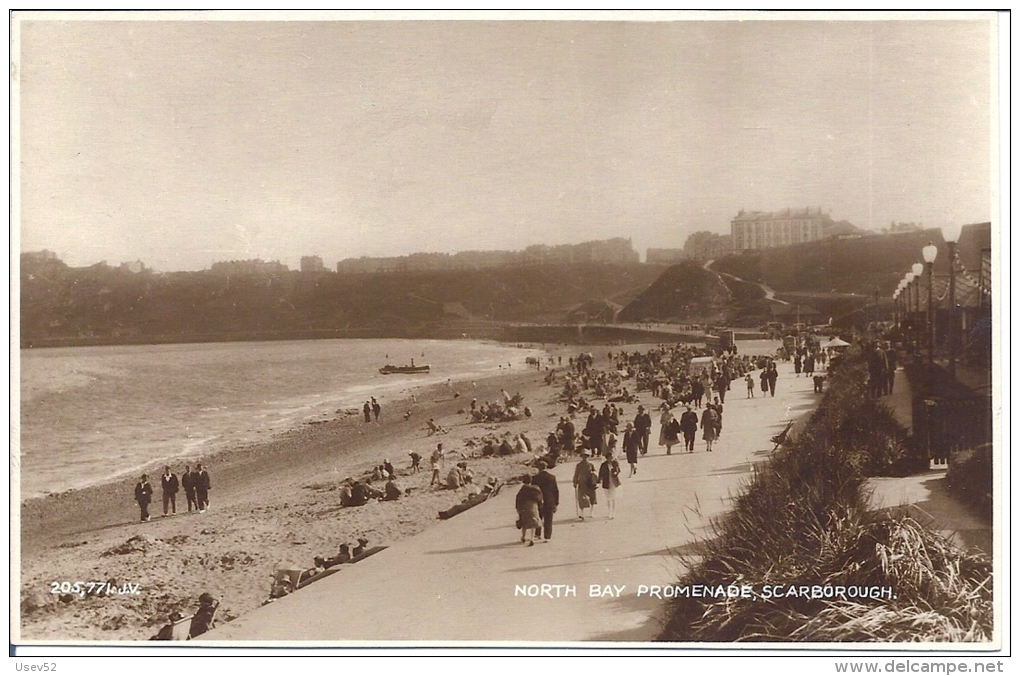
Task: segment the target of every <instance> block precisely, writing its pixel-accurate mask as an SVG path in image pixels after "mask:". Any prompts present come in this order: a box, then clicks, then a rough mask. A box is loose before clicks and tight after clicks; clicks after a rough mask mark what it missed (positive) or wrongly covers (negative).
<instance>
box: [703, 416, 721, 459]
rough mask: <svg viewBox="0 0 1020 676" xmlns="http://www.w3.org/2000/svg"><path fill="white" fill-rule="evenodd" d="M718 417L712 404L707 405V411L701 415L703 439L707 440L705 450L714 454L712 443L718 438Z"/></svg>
mask: <svg viewBox="0 0 1020 676" xmlns="http://www.w3.org/2000/svg"><path fill="white" fill-rule="evenodd" d="M718 415H719V414H718V413H716V410H715V408H714V407H713V406H712V405H711V404H706V405H705V410H704V411H703V412H702V414H701V438H702V439H704V440H705V450H706V451H707V452H709V453H711V452H712V442H713V441H715V439H716V436H717V434H716V425H717V424H718V420H717V417H718Z"/></svg>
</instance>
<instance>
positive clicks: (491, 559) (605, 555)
mask: <svg viewBox="0 0 1020 676" xmlns="http://www.w3.org/2000/svg"><path fill="white" fill-rule="evenodd" d="M774 346H775V343H771V344H770V345H769V347H774ZM749 349H750V348H749ZM761 349H762V350H765V349H767V348H766V347H765V346H762V347H761ZM744 351H745V349H744V347H743V346H742V347H741V352H742V353H743V352H744ZM749 353H750V352H749ZM779 369H780V375H779V383H778V387H777V392H776V396H775V397H774V398H773V397H762V396H761V393H760V391H758V392H756V395H757V396H756V397H755V398H754V399H749V398H746V393H745V391H744V390H745V388H744V387H743V383H742V382H741V381H739V380H738V381H734V384H733V388H732V390H731V391H730V392H729V396H728V397H727V399H726V402H725V415H724V424H723V432H722V436H721V437H720V439H719V441H717V442H716V445H715V451H714V452H712V453H706V452H705V443H704V442H703V441H701V440H700V435H699V440H698V442H697V445H696V452H694V453H692V454H687V453H679V452H674V453H673V455H671V456H667V455H666V454H665V449H664V448H661V447H658V446H657V445H656V439H655V437H657V434H658V430H657V429H656V430H653V439H652V442H651V448H650V452H649V454H648V455H646V456H641V457H640V459H639V462H638V473H637V474H636V475H635V476H633V477H630V478H628V477H627V474H628V471H627V466H626V464H625V463H624V466H623V474H622V477H621V478H622V479H623V485H622V486H621V487H620V488H619V489H618V490H617V512H616V518H615V519H613V520H610V519H608V518H607V512H606V505H605V495H604V491H602V490H599V492H598V493H599V494H598V505H597V506H596V508H595V514H594V518H591V519H588V520H586V521H583V522H581V521H579V520H578V519H577V516H576V513H575V508H574V503H573V489H572V487H571V483H572V482H571V479H572V476H573V471H574V464H575V461H573V460H571V461H568V462H567V463H566V464H564V465H560V466H558V467H556V468H555V470H554V474H555V475H556V477H557V479H558V481H559V489H560V495H561V499H560V507H559V511H558V512H557V515H556V520H555V525H554V529H553V538H552V540H551V541H550V542H543V543H540V544H536V545H535V546H533V547H527V546H524V545H522V544H521V543H520V533H519V531H517V530H516V529H515V528H514V520H515V518H516V513H515V511H514V497H515V494H516V492H517V489H518V487H517V486H512V485H511V486H506V487H505V488H504V489H503V490H502V492H501V493H500V494H499V495H498V496H496V497H495V498H492V499H490V500H488V501H487V502H485V503H483V504H481V505H479V506H477V507H475V508H473V509H471V510H469V511H467V512H465V513H463V514H460V515H458V516H456V517H454V518H452V519H450V520H449V521H442V522H437V524H436V525H435V526H434V527H432V528H430V529H428V530H426V531H425V532H423V533H421V534H420V535H418V536H416V537H413V538H410V539H407V540H402V541H400V542H398V543H396V544H395V545H393V546H392V547H390V548H388V549H386V550H384V551H382V552H381V553H379V554H376V555H375V556H373V557H371V558H369V559H367V560H366V561H363V562H361V563H358V564H355V565H351V566H341V570H339V571H338V572H337V573H336V574H335V575H332V576H330V577H328V578H326V579H324V580H322V581H320V582H316V583H315V584H314V585H311V586H310V587H307V588H305V589H302V590H300V591H298V592H295V593H294V594H291V595H290V596H287V597H285V598H282V599H279V600H278V601H275V602H274V603H272V604H270V605H268V606H265V607H263V608H260V609H258V610H256V611H254V612H252V613H250V614H248V615H246V616H243V617H240V618H238V619H236V620H234V621H232V622H230V623H228V624H225V625H222V626H220V627H218V628H217V629H215V630H213V631H211V632H209V633H208V634H206V635H205V636H203V637H202V638H203V639H208V640H210V641H220V642H226V643H229V644H237V643H243V642H246V641H273V640H281V641H288V642H289V643H292V642H294V641H322V642H329V644H333V643H334V642H348V643H347V645H352V646H356V645H366V644H371V645H379V644H380V643H382V642H391V641H396V642H404V643H405V644H407V645H421V644H423V643H426V642H435V644H436V645H449V644H450V643H453V642H456V643H464V642H472V641H477V642H484V643H485V644H492V643H500V644H505V643H507V642H509V643H524V642H542V643H554V644H557V645H562V644H564V643H567V642H591V641H639V642H646V641H652V640H654V639H655V637H656V636H658V634H659V633H660V631H661V626H662V621H663V618H664V615H665V611H666V609H667V602H666V601H665V600H663V599H662V598H661V596H662V593H661V592H659V596H660V598H656V596H655V595H654V594H653V593H652V591H651V588H653V587H656V586H658V587H660V588H662V587H665V586H669V585H672V584H675V583H676V582H677V581H678V580H679V578H680V575H681V574H682V573H683V571H684V569H685V565H686V564H685V562H684V560H682V559H681V558H678V557H681V556H690V555H694V554H696V552H697V543H698V542H699V541H703V540H705V539H708V538H711V537H712V530H711V525H710V520H711V519H713V518H715V517H718V516H720V515H722V514H724V513H725V512H726V511H728V510H729V509H730V506H731V504H732V500H733V499H734V497H735V496H737V495H738V494H739V493H740V491H741V489H742V486H743V485H744V483H745V482H746V481H747V480H748V478H749V477H750V472H751V468H752V466H753V465H754V464H755V463H757V462H760V461H763V460H765V459H766V458H767V457H768V455H769V452H770V451H771V449H772V446H773V445H772V443H771V442H770V441H769V438H770V437H771V436H772V435H774V434H776V433H777V432H779V431H780V430H782V429H783V427H784V426H785V424H786V422H787V421H789V420H791V419H795V418H799V417H801V416H803V415H804V414H806V413H807V412H808V411H810V410H812V409H813V408H814V407H815V406H816V404H817V398H818V397H819V395H816V394H814V393H813V391H812V390H813V388H812V383H811V381H810V379H808V378H796V377H794V374H793V371H792V368H791V367H790V365H788V364H782V363H781V364H780V365H779ZM641 399H642V402H643V403H644V405H645V406H646V407H649V406H651V407H653V408H654V406H655V404H656V403H658V400H655V399H653V398H652V397H651V396H650V395H649V394H648V393H647V392H643V393H641ZM633 411H634V406H633V405H627V412H628V414H629V415H628V417H629V416H630V415H633ZM554 422H555V421H550V425H552V424H553V423H554ZM579 422H581V423H583V419H582V420H580V421H579ZM655 423H656V425H655V426H656V427H657V426H658V421H657V420H656V421H655ZM687 561H690V559H689V558H688V559H687ZM543 585H544V586H543Z"/></svg>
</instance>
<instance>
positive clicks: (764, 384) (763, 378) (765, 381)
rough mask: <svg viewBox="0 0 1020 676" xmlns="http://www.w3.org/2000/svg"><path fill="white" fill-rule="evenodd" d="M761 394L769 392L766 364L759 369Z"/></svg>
mask: <svg viewBox="0 0 1020 676" xmlns="http://www.w3.org/2000/svg"><path fill="white" fill-rule="evenodd" d="M759 377H760V379H761V396H763V397H764V396H765V395H766V394H768V393H769V367H768V364H766V365H765V366H763V367H762V369H761V376H759Z"/></svg>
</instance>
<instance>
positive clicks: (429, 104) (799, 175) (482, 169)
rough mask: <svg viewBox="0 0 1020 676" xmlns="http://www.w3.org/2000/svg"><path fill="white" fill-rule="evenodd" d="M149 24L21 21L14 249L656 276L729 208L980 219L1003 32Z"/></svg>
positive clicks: (177, 266) (175, 260) (821, 25)
mask: <svg viewBox="0 0 1020 676" xmlns="http://www.w3.org/2000/svg"><path fill="white" fill-rule="evenodd" d="M140 14H142V13H131V14H114V15H100V14H89V13H80V14H73V15H66V14H46V13H33V12H19V13H15V15H14V18H15V20H14V22H13V25H12V30H13V35H14V38H15V40H14V42H13V45H14V51H13V52H12V57H13V58H14V59H15V61H16V71H15V72H16V78H15V99H14V105H15V108H14V109H13V110H14V113H15V115H16V116H17V117H16V119H15V122H16V123H17V124H18V127H17V129H20V139H16V143H15V148H14V151H15V153H16V156H15V159H16V161H17V164H15V165H14V166H16V167H20V175H19V176H17V177H16V179H15V181H16V182H15V185H16V188H17V192H16V195H15V209H16V211H15V214H16V216H17V218H18V225H19V226H20V227H19V228H18V232H17V236H18V238H19V239H18V248H19V249H20V250H21V251H37V250H42V249H48V250H51V251H54V252H56V253H57V255H58V256H59V257H60V258H61V259H62V260H64V261H65V262H66V263H68V264H69V265H72V266H83V265H89V264H92V263H96V262H98V261H100V260H106V261H108V262H109V263H110V264H113V265H117V264H119V263H121V262H125V261H135V260H141V261H143V262H144V263H145V264H146V265H147V266H150V267H152V268H154V269H156V270H160V271H171V270H198V269H206V268H209V267H210V266H211V264H212V263H213V262H216V261H228V260H246V259H256V258H260V259H263V260H266V261H275V260H278V261H280V262H281V263H283V264H285V265H287V266H288V267H290V268H291V269H298V268H299V266H300V260H301V258H302V257H303V256H319V257H321V258H322V260H323V261H324V262H325V266H326V267H327V268H334V269H335V263H336V262H337V261H340V260H343V259H346V258H358V257H360V256H373V257H379V256H401V255H407V254H411V253H415V252H439V253H443V252H445V253H455V252H459V251H477V250H508V251H516V250H522V249H525V248H526V247H528V246H531V245H536V244H545V245H550V246H555V245H560V244H577V243H580V242H585V241H592V240H607V239H612V238H617V237H623V238H630V239H631V240H632V241H633V245H634V248H635V250H637V251H638V252H639V253H640V254H641V256H642V258H644V256H645V253H646V251H647V249H649V248H682V247H683V245H684V242H685V241H686V238H687V236H688V235H690V234H692V233H694V232H696V231H702V230H709V231H713V232H718V233H720V234H726V233H728V232H729V231H730V222H731V220H732V219H733V218H734V217H735V216H736V215H737V214H738V212H740V211H741V210H746V211H778V210H782V209H786V208H793V209H803V208H805V207H810V208H812V209H817V208H819V207H821V208H822V209H823V210H824V211H826V212H828V213H829V214H831V216H832V218H833V219H834V220H836V221H842V220H846V221H850V222H851V223H853V224H854V225H856V226H858V227H860V228H863V229H869V230H875V231H880V230H881V229H882V228H885V227H888V225H889V223H891V222H894V221H895V222H923V223H924V224H925V226H926V227H939V226H941V225H945V224H950V223H960V224H962V223H974V222H982V221H989V220H992V218H993V215H994V213H993V207H992V198H993V191H997V190H998V189H999V184H998V182H997V177H994V176H993V171H992V165H993V161H994V160H995V152H997V151H998V146H997V145H995V146H994V147H993V139H994V135H995V130H996V128H997V124H998V122H997V112H998V111H997V110H996V107H995V103H996V102H995V100H994V95H993V85H995V84H996V83H995V82H993V75H995V73H994V70H993V69H994V68H995V63H996V61H995V60H996V59H997V58H998V57H997V55H996V50H995V48H994V47H995V41H996V40H997V31H996V27H995V16H994V14H992V13H970V14H952V13H940V14H923V13H912V14H907V15H900V16H906V17H907V19H908V20H902V21H887V20H871V17H870V16H869V15H856V14H852V13H844V14H836V15H833V18H837V19H839V20H833V21H806V20H771V19H773V18H781V17H785V16H786V15H769V14H761V13H744V14H742V15H737V16H739V18H742V19H743V20H741V21H732V20H721V19H722V18H724V17H725V18H729V17H730V16H732V15H724V14H721V13H720V14H716V15H714V14H712V13H707V14H706V13H699V14H698V15H687V14H683V13H677V14H672V13H667V14H661V13H648V14H640V13H639V14H638V15H637V16H638V17H641V18H644V19H650V18H651V19H661V18H663V17H668V18H674V17H675V18H677V19H679V20H667V21H663V20H639V21H629V20H628V21H623V20H608V21H605V20H603V21H588V20H567V21H562V20H561V21H426V20H397V21H347V20H334V21H319V20H316V21H307V20H305V21H301V20H297V21H293V20H288V21H283V20H281V21H274V20H259V21H252V20H241V19H244V15H241V14H233V13H230V12H221V13H215V14H214V15H213V18H214V19H216V20H207V19H208V18H209V16H210V15H192V14H181V15H177V17H178V20H164V19H163V18H162V17H164V16H166V15H154V16H153V17H152V18H151V20H137V17H138V16H139V15H140ZM171 16H172V15H171ZM259 16H260V17H261V18H269V19H273V18H276V17H279V18H280V19H284V18H293V15H289V14H271V13H269V14H262V15H259ZM314 16H316V17H318V16H319V15H314ZM337 16H339V17H344V18H347V17H348V16H349V15H342V14H341V15H337ZM354 16H361V15H354ZM430 16H431V15H430ZM568 16H569V15H568ZM584 16H586V17H587V16H593V17H603V18H609V19H612V18H614V17H615V16H618V15H612V14H604V15H600V14H597V13H596V14H591V15H584ZM809 16H812V15H809ZM699 17H701V18H704V17H708V20H693V19H695V18H699ZM715 17H718V18H719V19H720V20H716V19H715ZM58 18H59V19H61V20H59V21H58V20H57V19H58ZM180 18H189V19H197V20H179V19H180ZM235 18H236V19H239V20H236V21H233V20H222V19H235ZM65 19H70V20H65ZM111 19H119V20H116V21H114V20H111ZM124 19H126V20H124ZM133 19H134V20H133ZM763 19H766V20H763ZM850 19H862V20H850ZM19 104H20V105H19ZM995 143H996V144H997V140H996V141H995ZM19 179H20V180H19Z"/></svg>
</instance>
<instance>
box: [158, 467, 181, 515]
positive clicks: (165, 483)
mask: <svg viewBox="0 0 1020 676" xmlns="http://www.w3.org/2000/svg"><path fill="white" fill-rule="evenodd" d="M160 488H161V489H162V491H163V516H166V515H167V513H168V511H169V510H170V509H171V508H172V509H173V513H174V514H176V513H177V491H178V490H179V489H180V482H179V481H178V480H177V475H176V474H174V473H173V472H171V471H170V466H169V465H168V466H166V467H164V468H163V476H162V477H161V478H160Z"/></svg>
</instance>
